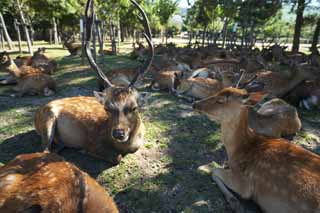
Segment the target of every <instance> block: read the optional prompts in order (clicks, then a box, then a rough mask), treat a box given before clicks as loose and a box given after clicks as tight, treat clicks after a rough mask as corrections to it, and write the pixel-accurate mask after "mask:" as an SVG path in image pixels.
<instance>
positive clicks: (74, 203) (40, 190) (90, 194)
mask: <svg viewBox="0 0 320 213" xmlns="http://www.w3.org/2000/svg"><path fill="white" fill-rule="evenodd" d="M0 183H1V184H0V212H8V213H9V212H84V213H91V212H96V211H97V209H99V212H106V213H107V212H108V213H117V212H119V211H118V209H117V206H116V204H115V202H114V201H113V199H112V198H111V197H110V196H109V194H108V193H107V192H106V191H105V190H104V188H103V187H101V186H100V185H99V184H98V183H97V182H96V181H95V180H94V179H92V178H91V177H90V176H89V175H88V174H86V173H84V172H82V171H81V170H80V169H78V168H77V167H76V166H74V165H73V164H71V163H68V162H66V161H65V160H64V159H63V158H61V157H59V156H57V155H56V154H53V153H51V154H49V153H33V154H24V155H19V156H17V157H16V158H15V159H14V160H12V161H10V162H9V163H8V164H7V165H5V166H3V167H0Z"/></svg>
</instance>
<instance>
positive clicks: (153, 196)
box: [0, 43, 229, 212]
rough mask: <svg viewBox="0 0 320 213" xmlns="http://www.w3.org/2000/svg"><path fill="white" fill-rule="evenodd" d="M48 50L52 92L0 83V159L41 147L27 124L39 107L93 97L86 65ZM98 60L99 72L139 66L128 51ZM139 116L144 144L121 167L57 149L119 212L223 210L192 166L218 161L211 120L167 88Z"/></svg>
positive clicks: (217, 196) (218, 149)
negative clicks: (34, 93)
mask: <svg viewBox="0 0 320 213" xmlns="http://www.w3.org/2000/svg"><path fill="white" fill-rule="evenodd" d="M41 45H43V43H40V44H39V46H41ZM123 49H124V48H123ZM47 55H48V56H49V57H50V58H54V59H55V60H57V62H58V64H59V70H58V71H57V72H56V73H55V74H54V75H53V77H54V79H55V80H56V81H57V83H58V93H57V94H56V95H54V96H53V97H23V98H21V99H16V98H12V97H10V94H12V93H13V92H12V90H11V87H8V86H5V87H4V86H3V87H1V88H0V113H1V116H0V150H1V152H0V164H5V163H7V162H8V161H10V160H11V159H13V158H14V157H15V156H16V155H18V154H22V153H31V152H37V151H40V150H41V147H40V137H39V136H38V135H37V134H36V132H35V130H34V125H33V119H34V114H35V112H36V110H37V109H38V108H39V107H40V106H41V105H44V104H46V103H48V102H49V101H51V100H54V99H59V98H63V97H70V96H77V95H89V96H91V95H92V92H93V90H95V89H96V75H95V73H94V72H93V71H92V70H91V69H90V68H89V66H88V65H81V58H80V57H68V53H67V51H66V50H64V49H62V48H60V47H58V46H48V48H47ZM15 56H17V54H16V53H15V54H12V57H15ZM100 62H101V59H100ZM104 63H105V64H104V66H103V69H104V70H109V69H112V68H118V67H135V66H137V65H138V63H137V62H135V61H131V60H130V59H129V58H128V57H127V56H126V55H120V56H118V57H114V56H107V57H105V58H104ZM146 91H147V92H151V91H148V90H146ZM141 114H142V117H143V120H144V122H145V126H146V136H145V144H144V146H143V147H142V148H141V149H140V150H139V151H138V152H137V153H135V154H131V155H128V156H126V157H125V158H124V159H123V161H122V162H121V163H120V165H118V166H115V167H110V165H108V164H107V163H106V162H103V161H100V160H97V159H95V158H91V157H89V156H86V155H82V154H80V153H79V152H77V151H75V150H72V149H66V150H64V151H63V152H62V155H63V156H64V157H65V158H66V160H68V161H71V162H73V163H75V164H76V165H77V166H79V167H80V168H81V169H83V170H84V171H86V172H88V173H89V174H90V175H91V176H93V177H94V178H96V179H97V180H98V182H99V183H100V184H101V185H103V186H104V187H105V188H106V189H107V190H108V191H109V192H110V193H111V194H112V196H114V198H115V200H116V202H117V204H118V206H119V208H120V210H121V212H183V211H185V212H190V211H198V210H199V211H201V212H212V211H217V212H228V211H229V208H228V206H227V205H226V203H225V201H224V199H223V196H222V195H221V193H220V192H219V190H218V189H217V188H216V186H215V184H213V183H212V181H211V180H210V177H209V176H206V175H201V174H199V173H198V172H197V167H198V166H200V165H202V164H206V163H208V162H210V161H212V160H219V161H220V162H222V161H223V160H224V155H223V154H222V153H223V152H224V151H223V149H222V148H221V146H220V145H219V140H218V136H217V134H219V133H218V132H219V131H217V125H216V124H214V123H212V122H210V121H209V120H207V119H206V118H205V117H203V116H200V115H194V114H192V109H191V107H190V106H189V105H187V104H185V103H184V102H181V101H180V100H177V99H176V98H174V97H172V96H171V95H169V94H166V93H152V94H151V96H150V98H149V100H148V104H147V105H146V107H145V108H144V109H142V110H141ZM215 153H217V154H215Z"/></svg>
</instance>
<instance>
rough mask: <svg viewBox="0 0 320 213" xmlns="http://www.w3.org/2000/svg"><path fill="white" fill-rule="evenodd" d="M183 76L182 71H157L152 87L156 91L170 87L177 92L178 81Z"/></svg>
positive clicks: (170, 89) (171, 90) (169, 88)
mask: <svg viewBox="0 0 320 213" xmlns="http://www.w3.org/2000/svg"><path fill="white" fill-rule="evenodd" d="M182 77H183V72H182V71H179V70H178V71H163V72H159V73H156V74H155V76H154V77H153V80H152V83H151V88H152V90H154V91H159V90H165V89H168V90H169V92H175V91H176V89H177V85H178V82H179V81H180V79H182Z"/></svg>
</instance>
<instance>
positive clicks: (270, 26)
mask: <svg viewBox="0 0 320 213" xmlns="http://www.w3.org/2000/svg"><path fill="white" fill-rule="evenodd" d="M180 1H187V0H180ZM96 2H97V3H96V4H95V5H96V11H97V15H98V19H99V20H101V22H100V24H101V29H100V31H101V32H100V31H99V33H101V36H102V37H104V38H110V40H111V41H113V42H112V44H113V47H114V49H116V50H118V48H117V47H119V44H120V42H123V41H125V40H126V39H132V40H133V41H139V38H140V36H141V35H139V34H138V33H137V32H138V29H142V28H141V27H142V26H141V24H140V21H139V19H138V18H137V11H136V10H135V9H134V8H133V7H132V5H131V4H130V1H129V0H96ZM138 2H139V3H140V4H141V5H142V6H143V8H144V9H145V11H146V13H147V15H148V17H149V19H150V23H151V28H152V31H153V34H154V35H158V33H160V32H161V37H162V41H163V42H164V41H167V39H165V38H167V35H168V28H169V27H170V19H171V18H172V17H173V16H174V15H175V14H180V15H182V16H184V29H186V30H188V31H189V32H190V40H189V43H190V44H191V42H192V37H193V35H194V34H196V35H197V36H196V38H197V40H196V41H197V42H198V44H202V45H205V44H206V42H205V41H206V40H207V41H208V44H209V43H210V41H213V43H214V44H217V40H218V41H219V44H220V45H221V46H223V47H224V46H226V44H227V45H228V46H229V45H230V44H232V45H235V44H238V45H239V41H240V44H241V45H242V46H246V47H250V46H253V45H254V43H255V41H256V39H257V38H259V39H262V40H269V41H273V42H280V41H284V39H283V38H285V40H286V41H287V42H290V43H291V42H292V51H295V52H296V51H298V50H299V46H300V38H301V36H303V38H304V39H308V40H310V45H311V43H312V48H311V49H313V50H316V46H317V44H318V40H319V39H318V38H319V33H320V26H319V24H320V21H319V16H320V15H319V13H320V12H319V11H320V9H319V8H318V10H316V9H315V8H317V7H320V0H262V1H255V0H210V1H206V0H193V1H189V3H190V8H189V9H188V10H187V12H186V14H184V13H181V11H180V10H179V8H178V3H179V0H138ZM85 3H86V0H1V1H0V23H2V25H3V26H4V37H5V40H6V41H7V43H8V47H9V48H11V49H12V48H13V44H12V42H10V40H11V38H13V39H14V40H16V39H17V38H18V32H17V30H16V29H17V28H14V24H13V23H14V19H16V20H17V23H18V22H19V23H21V25H20V28H21V29H23V34H22V35H23V39H25V40H27V43H28V47H29V50H31V45H32V41H33V40H34V39H41V40H47V41H50V42H51V43H54V44H58V43H60V42H61V40H63V39H66V38H69V37H71V36H72V35H73V36H74V37H75V36H76V35H78V34H79V19H80V18H81V17H82V16H83V12H84V6H85ZM287 8H289V9H287ZM310 11H313V12H312V13H311V12H310ZM288 17H289V18H288ZM5 26H7V27H5ZM170 31H175V32H177V29H176V27H175V26H171V27H170ZM107 33H108V35H109V36H106V35H107ZM226 41H227V42H228V43H226ZM235 41H238V43H236V42H235ZM311 41H312V42H311ZM102 46H103V45H102Z"/></svg>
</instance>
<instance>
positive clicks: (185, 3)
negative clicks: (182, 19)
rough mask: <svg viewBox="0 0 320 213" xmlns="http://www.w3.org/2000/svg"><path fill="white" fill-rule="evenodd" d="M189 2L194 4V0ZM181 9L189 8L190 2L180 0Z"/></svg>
mask: <svg viewBox="0 0 320 213" xmlns="http://www.w3.org/2000/svg"><path fill="white" fill-rule="evenodd" d="M189 2H190V3H191V4H193V2H194V0H189ZM179 7H182V8H187V7H189V6H188V0H180V2H179Z"/></svg>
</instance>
